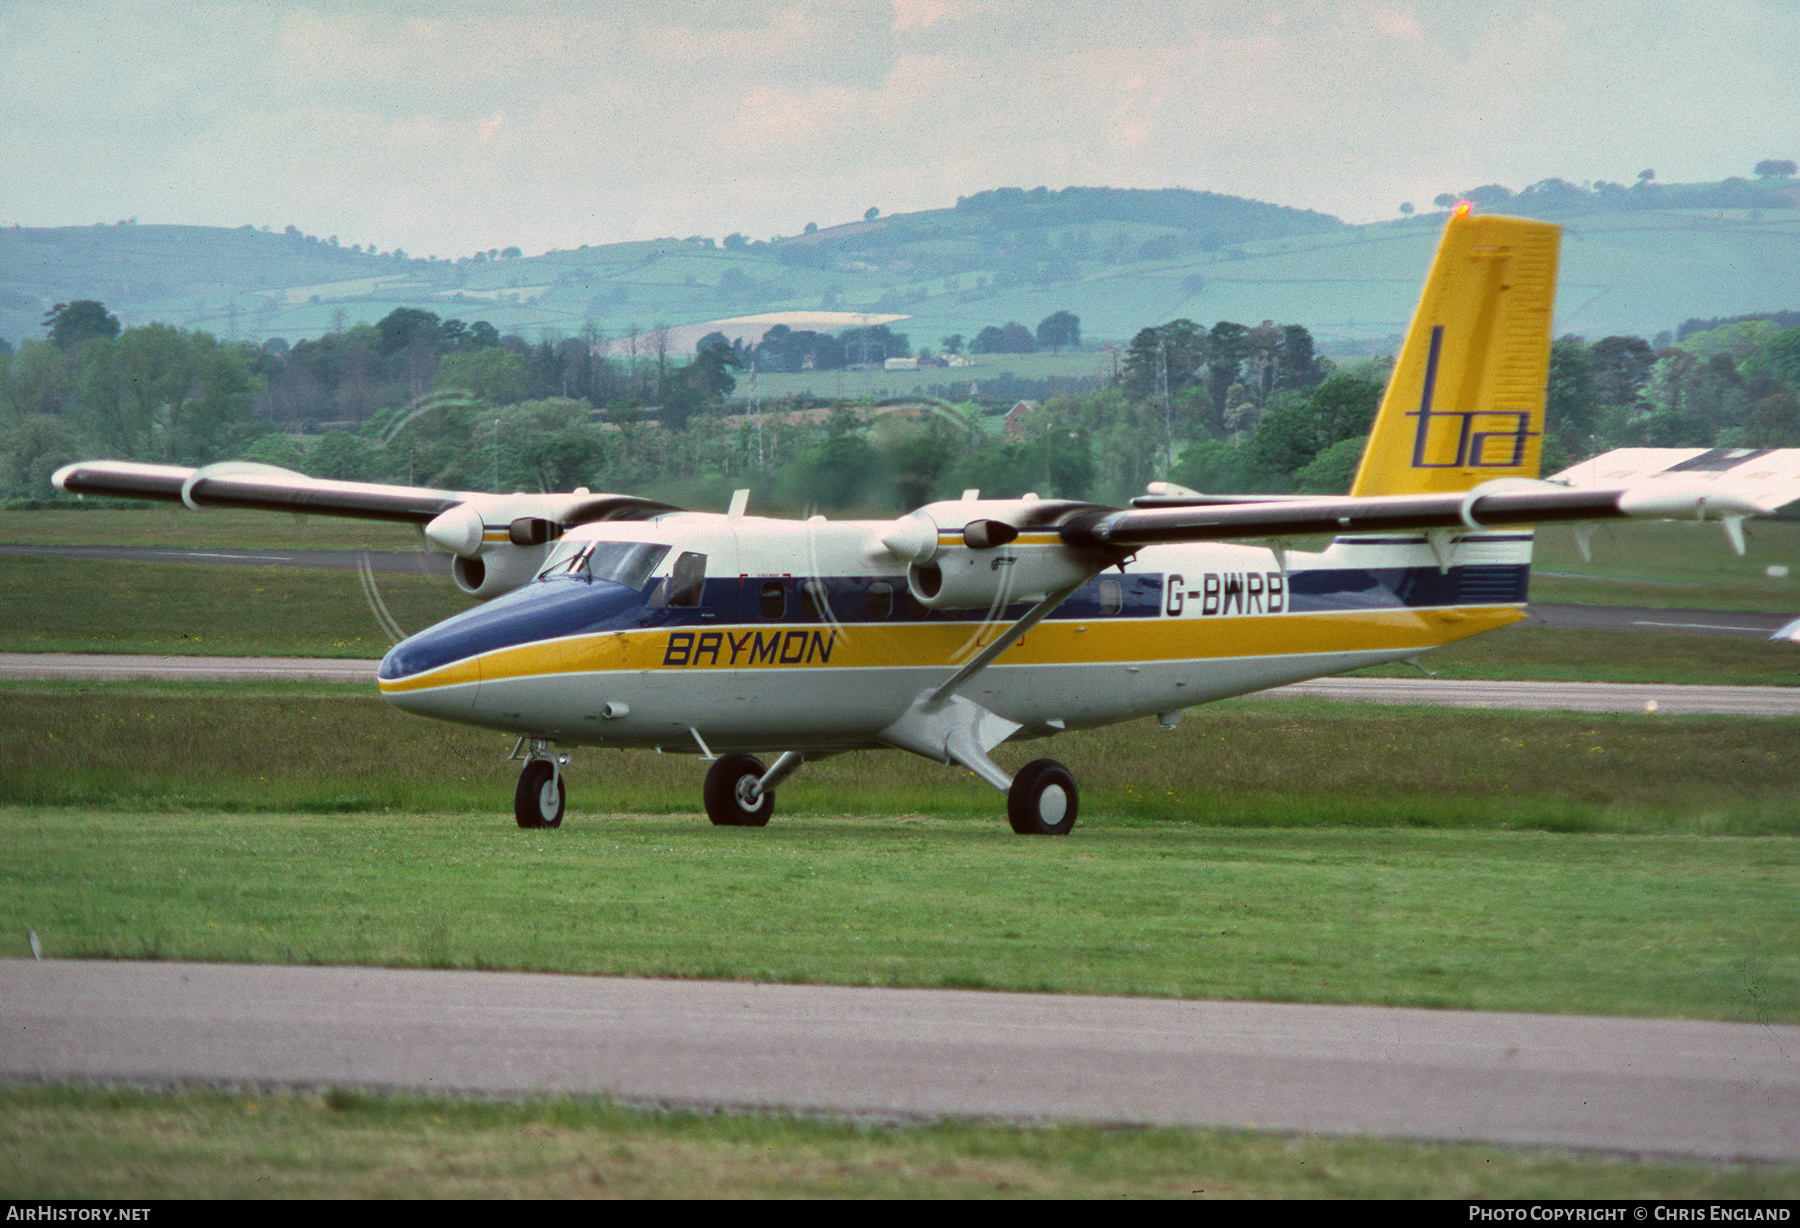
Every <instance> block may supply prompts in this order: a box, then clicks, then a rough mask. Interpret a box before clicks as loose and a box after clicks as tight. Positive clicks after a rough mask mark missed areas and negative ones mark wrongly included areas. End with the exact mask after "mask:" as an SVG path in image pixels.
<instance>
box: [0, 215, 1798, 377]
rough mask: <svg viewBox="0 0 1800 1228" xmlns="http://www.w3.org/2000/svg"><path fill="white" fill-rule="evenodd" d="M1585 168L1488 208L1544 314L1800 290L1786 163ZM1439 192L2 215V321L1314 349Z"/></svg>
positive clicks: (1355, 335) (1677, 316)
mask: <svg viewBox="0 0 1800 1228" xmlns="http://www.w3.org/2000/svg"><path fill="white" fill-rule="evenodd" d="M1559 182H1560V181H1546V184H1557V183H1559ZM1596 186H1597V188H1601V189H1607V190H1603V191H1602V190H1595V191H1589V190H1586V189H1578V188H1574V187H1572V186H1571V185H1567V184H1562V185H1560V187H1559V188H1555V189H1554V190H1553V189H1550V188H1547V187H1546V186H1545V185H1534V187H1533V188H1532V189H1527V190H1526V191H1525V192H1523V193H1520V194H1518V195H1516V196H1510V198H1508V199H1504V200H1499V201H1494V202H1493V203H1491V204H1490V205H1489V206H1487V207H1488V208H1489V209H1490V211H1493V212H1512V213H1521V214H1525V215H1527V216H1537V217H1545V218H1548V219H1550V220H1555V221H1559V222H1561V223H1563V224H1564V225H1565V226H1566V227H1567V230H1568V234H1567V241H1566V242H1565V244H1564V249H1563V251H1564V265H1563V290H1562V294H1561V297H1560V300H1559V313H1558V320H1557V325H1556V327H1557V330H1558V331H1559V332H1578V333H1582V334H1584V335H1587V336H1589V337H1600V336H1606V335H1609V334H1615V333H1619V334H1630V335H1638V336H1644V337H1653V336H1655V335H1656V334H1657V333H1659V332H1662V331H1664V330H1672V329H1674V328H1675V327H1677V326H1678V325H1679V324H1680V323H1681V322H1682V321H1683V320H1684V319H1687V318H1689V317H1693V316H1700V317H1710V316H1730V315H1737V314H1743V313H1748V312H1754V311H1770V310H1776V309H1781V308H1792V307H1797V306H1800V291H1796V290H1795V287H1796V286H1800V208H1796V206H1797V205H1800V188H1796V187H1795V186H1793V183H1792V181H1791V180H1783V181H1765V182H1757V183H1750V182H1747V181H1743V180H1728V181H1726V182H1724V183H1722V184H1665V185H1652V184H1640V185H1639V186H1638V187H1636V188H1633V189H1629V190H1627V189H1624V188H1620V187H1617V186H1616V185H1596ZM1481 191H1483V192H1489V190H1488V189H1482V190H1481ZM1494 191H1499V192H1503V191H1504V190H1494ZM1492 195H1493V193H1492V192H1489V196H1490V199H1491V197H1492ZM1442 216H1443V215H1442V214H1424V215H1419V216H1415V217H1410V218H1405V219H1400V220H1395V221H1392V222H1384V223H1377V224H1373V225H1367V226H1348V225H1345V224H1344V223H1342V222H1341V221H1339V220H1338V219H1336V218H1332V217H1328V216H1325V215H1323V214H1318V213H1311V212H1306V211H1301V210H1296V209H1287V208H1282V207H1280V206H1276V205H1269V204H1263V203H1260V202H1256V201H1249V200H1243V199H1241V198H1237V197H1229V196H1219V195H1216V194H1213V193H1206V192H1190V191H1185V190H1180V189H1166V190H1161V191H1131V190H1120V189H1106V188H1068V189H1064V190H1062V191H1058V192H1051V191H1048V190H1046V189H1042V188H1039V189H1035V190H1033V191H1024V190H1021V189H1016V188H1012V189H998V190H995V191H991V192H983V193H979V194H977V195H975V196H972V197H966V198H964V199H962V200H960V201H958V202H957V204H956V205H955V206H953V207H951V208H946V209H936V210H929V211H925V212H920V213H912V214H902V215H896V216H894V217H876V218H873V219H868V220H864V221H858V222H853V223H849V224H846V225H841V226H834V227H828V228H825V229H818V230H814V231H812V232H809V233H807V234H803V235H796V236H788V237H784V238H779V239H774V240H769V241H752V240H749V239H746V238H745V237H743V236H741V235H732V236H728V237H727V238H726V239H725V240H724V241H722V242H720V241H715V240H713V239H709V238H702V237H692V238H687V239H658V240H650V241H645V242H636V243H624V244H611V245H607V246H603V247H581V248H578V249H575V250H572V251H553V252H548V253H545V254H544V255H541V256H532V257H504V256H502V257H498V258H495V257H491V256H489V255H488V254H482V255H480V256H476V257H469V258H464V259H462V260H457V261H449V260H422V259H415V258H411V257H408V256H406V255H405V254H404V253H401V252H388V253H379V254H378V253H376V252H374V251H372V250H371V251H359V250H356V249H347V248H341V247H339V246H337V244H336V242H335V240H320V239H318V238H316V237H313V236H307V235H302V234H300V233H299V232H297V231H295V230H293V229H292V228H289V230H288V231H287V232H286V233H277V232H272V231H267V230H257V229H254V228H251V227H243V228H241V229H237V230H227V229H222V228H211V227H197V226H140V225H135V224H128V223H121V224H117V225H102V226H90V227H66V228H56V229H32V228H23V227H15V228H12V229H7V230H0V337H5V338H6V339H7V340H9V341H11V342H13V343H14V344H15V345H16V344H17V343H18V342H19V341H20V340H22V339H24V338H27V337H39V336H42V335H43V325H42V319H43V315H44V313H45V312H46V311H47V310H48V309H49V308H50V307H51V306H52V305H53V304H55V303H59V302H70V301H73V300H76V299H98V300H100V301H102V302H104V303H105V304H106V305H107V307H108V308H109V309H111V310H112V311H114V312H115V313H117V314H118V316H119V317H120V319H121V320H122V321H123V322H124V323H125V324H126V325H127V326H133V325H139V324H143V323H147V322H149V321H151V320H161V321H164V322H166V323H170V324H176V325H180V326H182V327H187V328H204V329H206V330H208V331H211V332H213V333H215V334H217V335H219V336H221V337H231V338H248V339H254V340H262V339H266V338H269V337H276V336H279V337H284V338H286V339H287V340H289V341H290V342H291V341H295V340H299V339H301V338H304V337H315V336H318V335H320V334H322V333H324V332H327V331H329V330H331V329H332V328H334V327H335V326H336V325H337V324H338V323H339V322H340V321H341V322H343V323H349V324H354V323H356V322H358V321H367V322H371V323H372V322H374V321H376V320H378V319H380V318H381V317H382V316H385V315H386V314H387V313H388V312H390V311H392V310H393V309H394V308H396V307H418V308H422V309H424V310H428V311H432V312H436V313H437V314H438V315H440V316H443V317H447V318H448V317H454V318H461V319H466V320H477V319H480V320H487V321H489V322H490V323H492V324H493V325H494V326H495V327H496V328H498V329H499V330H500V331H501V332H502V333H508V332H519V333H523V334H524V335H526V336H529V337H533V338H535V337H536V336H537V335H538V334H539V333H540V332H542V331H544V330H553V331H556V332H560V333H562V334H563V335H568V336H573V335H578V334H580V333H581V332H582V331H583V330H584V329H586V328H588V327H590V326H591V327H592V328H593V329H595V330H597V331H598V333H599V334H601V335H604V336H609V337H618V336H621V335H623V334H625V333H627V332H629V331H636V330H643V329H648V328H651V327H653V326H654V325H656V324H667V325H692V324H701V323H705V322H707V321H711V320H716V319H722V318H729V317H733V316H742V315H750V314H760V313H766V312H777V311H818V310H829V311H868V312H879V313H882V314H900V315H905V316H907V317H909V318H908V319H907V320H905V321H904V322H902V323H899V324H896V325H895V326H894V327H895V328H896V329H897V330H899V331H904V332H907V333H909V334H910V335H911V336H912V337H913V339H914V344H915V345H930V346H936V344H937V342H938V339H939V338H940V337H942V336H945V335H948V334H951V333H961V334H963V335H964V336H973V335H974V334H975V333H977V332H979V331H980V330H981V329H982V328H984V327H986V326H989V325H998V324H1004V323H1006V322H1007V321H1009V320H1017V321H1019V322H1021V323H1023V324H1025V325H1026V326H1027V327H1031V326H1035V324H1036V323H1037V322H1038V321H1039V320H1041V319H1043V318H1044V317H1045V316H1047V315H1049V314H1051V313H1052V312H1055V311H1059V310H1068V311H1072V312H1074V313H1075V314H1076V315H1078V316H1080V317H1081V324H1082V333H1083V336H1084V337H1085V338H1086V339H1088V340H1090V341H1091V340H1126V339H1129V338H1130V337H1131V336H1132V335H1133V334H1134V333H1135V332H1136V331H1137V330H1138V329H1140V328H1143V327H1145V326H1147V325H1151V324H1158V323H1162V322H1164V321H1166V320H1170V319H1173V318H1176V317H1180V316H1186V317H1188V318H1191V319H1194V320H1197V321H1201V322H1212V321H1216V320H1221V319H1231V320H1237V321H1240V322H1244V323H1250V324H1254V323H1257V322H1259V321H1261V320H1264V319H1272V320H1276V321H1280V322H1291V323H1300V324H1305V325H1306V326H1307V327H1308V328H1309V329H1311V330H1312V331H1313V333H1314V334H1315V336H1316V337H1317V338H1318V340H1319V343H1320V347H1321V349H1324V350H1327V351H1337V352H1341V353H1356V352H1366V351H1371V350H1380V349H1382V348H1384V347H1385V346H1386V345H1387V344H1388V343H1389V339H1390V338H1391V337H1392V336H1393V335H1394V334H1397V333H1398V332H1399V331H1400V330H1401V329H1402V328H1403V327H1404V325H1405V322H1406V319H1407V316H1408V315H1409V314H1410V312H1411V310H1412V306H1413V303H1414V300H1415V298H1416V295H1417V293H1418V285H1419V279H1420V277H1421V275H1422V274H1423V271H1424V269H1425V266H1426V264H1427V262H1428V260H1429V257H1430V252H1431V249H1432V246H1433V244H1434V243H1435V242H1436V239H1437V234H1438V230H1439V227H1440V225H1441V222H1442ZM512 250H514V249H508V251H509V252H510V251H512ZM695 335H697V334H695Z"/></svg>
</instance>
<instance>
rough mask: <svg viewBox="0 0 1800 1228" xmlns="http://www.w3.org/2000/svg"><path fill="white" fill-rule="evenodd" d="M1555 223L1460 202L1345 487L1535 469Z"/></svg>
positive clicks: (1449, 485)
mask: <svg viewBox="0 0 1800 1228" xmlns="http://www.w3.org/2000/svg"><path fill="white" fill-rule="evenodd" d="M1561 234H1562V230H1561V228H1560V227H1558V226H1553V225H1550V224H1549V223H1547V222H1533V221H1527V220H1526V219H1524V218H1514V217H1475V216H1474V215H1472V214H1470V212H1469V207H1468V206H1467V205H1459V206H1457V210H1456V212H1455V213H1454V214H1453V215H1451V218H1450V224H1449V225H1448V226H1446V227H1445V228H1444V238H1443V241H1442V242H1441V243H1439V245H1438V252H1437V259H1436V260H1435V261H1434V262H1433V263H1432V266H1431V276H1430V277H1429V278H1428V279H1427V280H1426V282H1425V291H1424V293H1423V294H1422V295H1420V297H1419V309H1418V311H1417V312H1416V313H1415V314H1414V315H1413V321H1412V327H1411V328H1409V329H1408V330H1407V333H1406V341H1405V344H1403V345H1402V346H1401V348H1400V358H1399V361H1398V362H1396V363H1395V365H1394V373H1393V376H1392V377H1391V378H1390V379H1389V380H1388V386H1387V394H1386V395H1385V396H1383V397H1382V399H1381V410H1380V412H1379V413H1377V414H1376V415H1375V427H1374V429H1373V430H1372V431H1371V432H1370V434H1369V444H1368V447H1366V448H1365V449H1364V450H1363V457H1362V464H1361V466H1360V467H1359V468H1358V469H1357V471H1356V482H1355V484H1354V485H1352V486H1351V488H1350V493H1351V494H1352V495H1407V494H1427V493H1449V492H1453V491H1460V490H1468V489H1469V488H1470V487H1472V486H1476V485H1479V484H1480V483H1482V482H1485V481H1487V480H1489V479H1490V478H1510V477H1520V478H1535V477H1537V476H1538V457H1539V453H1540V451H1541V447H1542V444H1543V430H1544V388H1545V385H1547V384H1548V383H1549V380H1550V320H1551V312H1552V309H1553V308H1554V306H1555V301H1556V257H1557V247H1558V243H1559V240H1560V237H1561Z"/></svg>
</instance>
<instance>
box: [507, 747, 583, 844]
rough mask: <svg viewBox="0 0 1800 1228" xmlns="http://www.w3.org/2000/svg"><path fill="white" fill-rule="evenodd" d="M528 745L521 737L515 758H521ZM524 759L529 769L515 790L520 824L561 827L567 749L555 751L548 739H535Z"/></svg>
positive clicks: (514, 752) (567, 758)
mask: <svg viewBox="0 0 1800 1228" xmlns="http://www.w3.org/2000/svg"><path fill="white" fill-rule="evenodd" d="M524 746H525V739H524V738H520V739H519V745H518V746H515V747H513V753H512V757H513V758H514V759H517V758H520V754H519V752H520V750H521V749H523V748H524ZM524 759H525V770H524V771H522V772H520V773H519V786H518V788H516V789H514V790H513V816H514V817H515V818H517V819H518V821H519V826H520V827H561V826H562V820H563V802H564V801H565V800H566V798H567V791H566V790H565V789H564V788H563V779H562V770H563V768H564V767H566V766H567V765H568V762H569V756H568V754H567V752H562V751H552V750H551V749H550V744H549V743H548V742H544V741H541V740H539V739H537V738H533V739H532V740H531V748H530V750H529V752H527V753H526V754H525V755H524Z"/></svg>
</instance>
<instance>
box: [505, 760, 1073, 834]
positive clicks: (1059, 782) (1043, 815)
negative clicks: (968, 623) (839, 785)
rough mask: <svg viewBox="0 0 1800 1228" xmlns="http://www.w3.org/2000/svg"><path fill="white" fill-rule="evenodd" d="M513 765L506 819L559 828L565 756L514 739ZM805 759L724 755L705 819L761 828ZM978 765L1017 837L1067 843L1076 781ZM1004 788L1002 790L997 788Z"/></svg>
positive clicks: (1028, 768)
mask: <svg viewBox="0 0 1800 1228" xmlns="http://www.w3.org/2000/svg"><path fill="white" fill-rule="evenodd" d="M512 757H513V758H514V759H524V760H525V768H524V770H523V771H521V772H520V773H519V784H518V787H517V788H516V789H514V790H513V815H514V817H516V818H517V819H518V821H519V826H520V827H526V828H545V827H560V826H562V820H563V805H564V802H565V801H566V800H567V796H568V794H567V791H566V790H565V789H564V787H563V776H562V770H563V768H565V767H567V766H568V763H569V756H568V753H567V752H566V751H554V750H551V749H550V744H549V743H548V742H545V741H540V740H537V739H529V740H528V739H525V738H521V739H519V744H518V745H517V746H515V747H514V748H513V754H512ZM805 761H806V756H805V755H804V754H802V753H801V752H799V751H793V750H791V751H788V752H787V753H785V754H783V755H782V756H781V757H780V758H779V759H777V760H775V766H774V767H771V768H769V769H767V770H764V768H763V763H762V760H760V759H758V758H757V757H756V756H755V755H742V754H733V755H725V756H723V757H722V758H719V759H717V760H715V761H714V762H713V765H712V767H711V769H709V770H708V771H707V773H706V786H705V789H704V791H703V795H704V797H705V799H706V817H707V818H709V819H711V820H712V821H713V824H714V826H717V827H765V826H767V825H768V822H769V816H770V815H772V814H774V813H775V787H776V786H777V785H779V784H780V783H781V782H782V781H784V780H786V779H787V778H788V777H789V776H791V775H793V774H794V773H795V772H796V771H797V770H799V768H800V765H801V764H802V763H804V762H805ZM981 761H982V763H983V764H984V765H985V766H987V767H988V768H991V769H992V770H991V771H988V772H983V773H981V774H982V775H983V776H985V777H987V778H988V779H989V781H990V782H991V783H993V784H995V785H996V786H998V787H1001V788H1003V789H1005V791H1006V817H1007V820H1008V821H1009V822H1010V823H1011V824H1012V829H1013V830H1014V831H1016V832H1018V833H1019V834H1020V835H1021V836H1066V835H1068V834H1069V830H1070V829H1071V828H1073V827H1074V826H1075V817H1076V814H1077V813H1078V811H1079V809H1080V802H1081V799H1080V794H1079V792H1078V791H1077V790H1076V788H1075V777H1074V776H1072V775H1071V774H1070V773H1069V769H1068V768H1066V767H1064V766H1063V765H1062V764H1060V763H1058V762H1057V761H1056V760H1054V759H1034V760H1032V761H1031V762H1030V763H1027V764H1026V765H1025V766H1024V767H1022V768H1020V769H1019V774H1018V775H1017V776H1014V777H1013V778H1012V779H1011V780H1010V781H1007V780H1006V776H1005V773H1004V772H1002V771H1001V770H1000V768H999V767H997V766H995V765H994V764H993V762H992V760H989V759H987V757H986V756H985V755H982V756H981ZM1003 782H1004V783H1003Z"/></svg>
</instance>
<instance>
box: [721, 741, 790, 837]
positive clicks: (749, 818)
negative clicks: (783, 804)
mask: <svg viewBox="0 0 1800 1228" xmlns="http://www.w3.org/2000/svg"><path fill="white" fill-rule="evenodd" d="M804 762H806V756H805V755H803V754H801V753H800V752H799V751H794V750H790V751H788V752H787V753H786V754H784V755H782V756H781V758H779V759H777V760H776V761H775V766H774V767H772V768H770V769H769V770H768V771H766V772H765V771H763V765H762V760H761V759H758V758H757V757H756V756H755V755H726V756H724V757H723V758H721V759H718V760H717V761H715V762H714V763H713V765H712V767H711V768H710V769H708V771H707V773H706V789H705V792H704V796H705V798H706V817H707V818H709V819H711V820H712V821H713V826H715V827H766V826H767V825H768V822H769V816H770V815H772V814H774V813H775V786H776V785H778V784H780V783H781V782H782V781H784V780H786V779H787V778H788V777H789V776H792V775H793V774H794V772H796V771H797V770H798V769H799V767H800V765H801V764H802V763H804Z"/></svg>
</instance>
